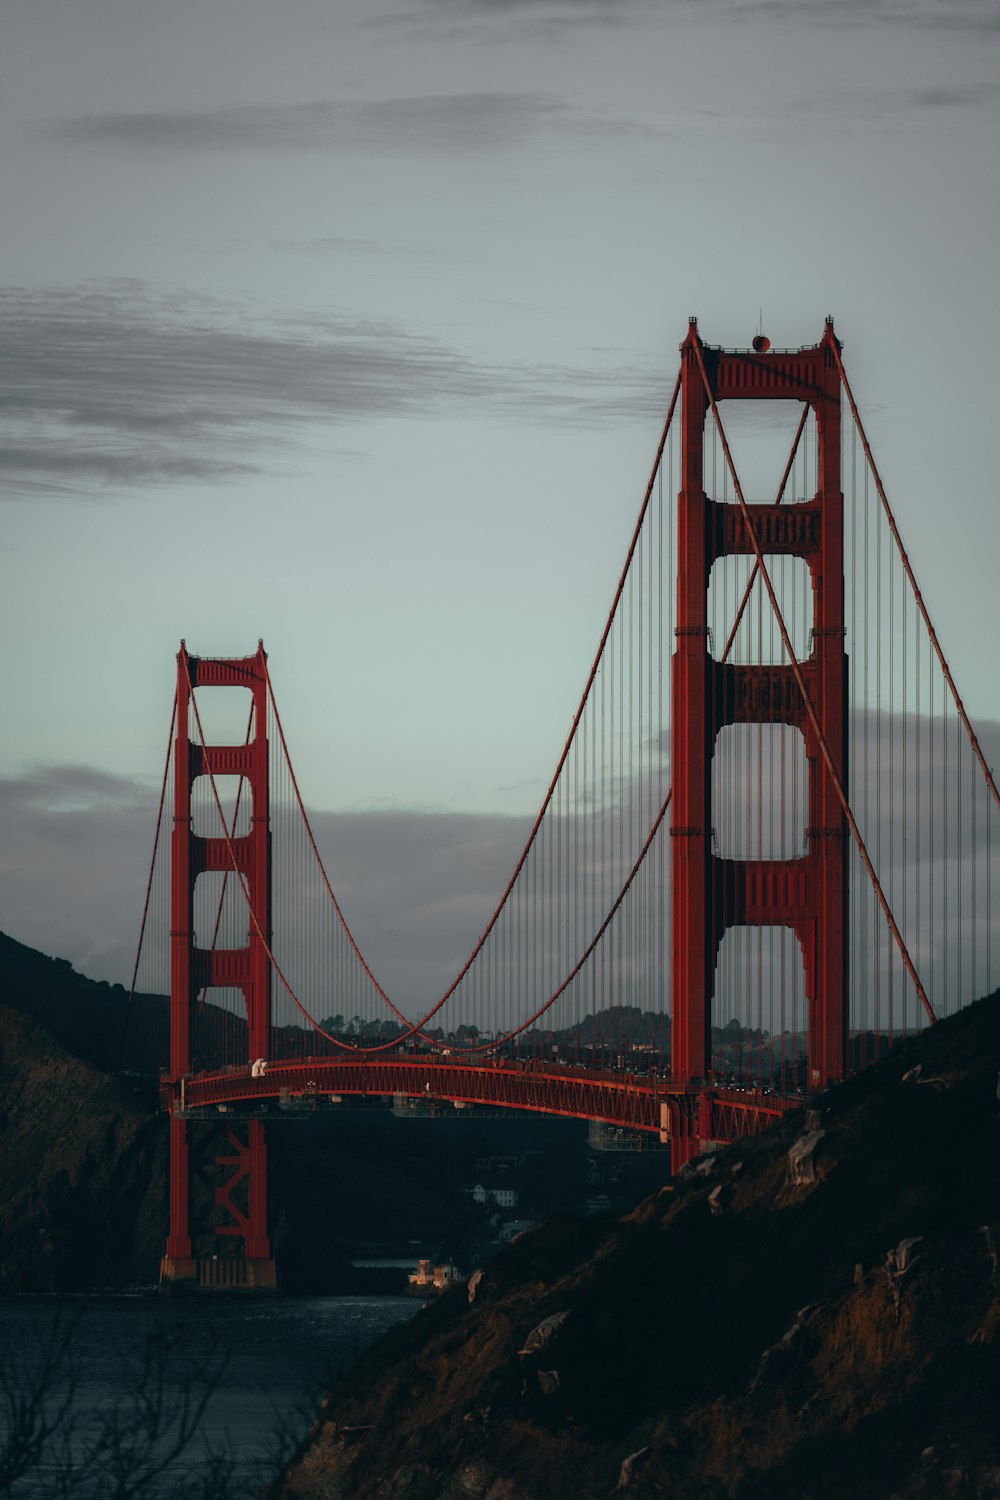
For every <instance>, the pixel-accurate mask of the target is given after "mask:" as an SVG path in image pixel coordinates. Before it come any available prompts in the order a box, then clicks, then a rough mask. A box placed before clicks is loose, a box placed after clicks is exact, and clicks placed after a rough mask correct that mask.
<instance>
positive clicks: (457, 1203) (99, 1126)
mask: <svg viewBox="0 0 1000 1500" xmlns="http://www.w3.org/2000/svg"><path fill="white" fill-rule="evenodd" d="M125 999H126V997H125V992H124V991H123V990H121V989H120V987H117V988H116V987H114V986H109V985H106V984H99V983H95V982H94V981H93V980H90V979H87V978H85V977H84V976H83V975H81V974H78V973H77V972H76V971H75V970H74V969H73V968H72V967H71V966H70V964H68V963H67V962H65V961H64V960H61V959H52V958H48V957H46V956H45V955H44V954H42V953H37V952H36V951H35V950H34V949H32V948H28V947H26V946H25V945H24V944H21V943H18V942H16V941H15V940H14V939H13V938H9V937H6V936H5V935H3V934H0V1290H2V1289H6V1290H8V1291H9V1290H59V1291H69V1290H83V1289H89V1288H94V1287H108V1288H110V1287H121V1286H127V1285H136V1284H138V1285H145V1286H149V1285H152V1284H154V1283H155V1282H156V1280H157V1277H158V1274H159V1261H160V1256H161V1255H162V1253H163V1246H164V1240H165V1236H166V1227H167V1186H166V1140H167V1130H166V1121H165V1119H164V1117H163V1116H162V1115H160V1114H159V1113H158V1112H157V1105H156V1093H157V1091H156V1073H155V1068H154V1065H155V1059H156V1057H157V1056H158V1055H159V1054H158V1053H156V1052H154V1051H152V1050H151V1049H150V1046H149V1038H150V1037H151V1036H152V1037H153V1038H155V1036H156V1028H157V1027H159V1028H161V1029H162V1031H163V1032H164V1033H165V1027H166V1001H165V1000H164V999H163V997H161V996H146V997H141V998H140V997H137V1006H138V1008H137V1010H136V1013H135V1015H134V1016H133V1018H132V1024H131V1026H130V1028H129V1048H128V1050H127V1051H126V1054H125V1059H124V1064H125V1073H124V1075H123V1076H122V1077H121V1078H117V1079H116V1078H115V1077H114V1076H112V1075H113V1070H114V1067H115V1063H116V1061H117V1057H118V1051H119V1047H120V1039H121V1026H122V1022H123V1019H124V1010H125ZM192 1136H193V1138H194V1140H195V1142H196V1145H197V1149H198V1150H199V1151H201V1154H202V1158H203V1159H204V1158H207V1159H210V1158H211V1157H212V1156H213V1155H214V1154H215V1150H214V1148H213V1131H212V1127H211V1126H205V1127H198V1128H196V1129H195V1130H193V1131H192ZM214 1139H215V1141H216V1143H217V1144H218V1145H220V1146H221V1144H222V1141H221V1139H219V1132H218V1130H216V1132H215V1136H214ZM528 1151H532V1152H533V1153H534V1155H533V1161H532V1167H531V1168H530V1169H526V1172H525V1181H526V1183H527V1185H528V1186H530V1187H531V1189H532V1201H531V1206H530V1212H532V1213H535V1212H536V1211H541V1210H544V1209H545V1208H547V1207H550V1206H552V1205H554V1204H559V1203H560V1202H567V1201H569V1202H574V1203H575V1202H577V1201H579V1200H580V1199H581V1198H582V1197H583V1196H585V1194H586V1193H587V1191H588V1188H587V1186H586V1180H585V1172H584V1159H585V1156H586V1131H585V1127H583V1126H582V1125H580V1124H579V1123H578V1122H569V1121H544V1120H538V1119H535V1120H532V1121H530V1122H529V1121H525V1120H523V1119H520V1120H518V1119H499V1120H496V1119H488V1118H481V1117H472V1116H470V1117H469V1118H468V1119H467V1120H463V1121H459V1120H455V1119H449V1120H448V1121H447V1123H442V1122H436V1121H433V1120H416V1121H407V1120H397V1119H395V1118H393V1117H392V1115H391V1114H390V1113H389V1112H388V1111H386V1110H369V1111H367V1112H363V1111H353V1110H344V1111H343V1112H332V1111H331V1112H329V1113H327V1114H317V1115H316V1116H315V1118H312V1119H307V1120H302V1119H289V1120H287V1121H276V1122H275V1123H274V1124H273V1125H271V1126H270V1127H269V1130H268V1152H269V1163H270V1168H269V1186H270V1195H271V1204H270V1208H271V1222H272V1234H273V1243H274V1248H275V1251H276V1254H277V1256H278V1262H279V1272H280V1276H281V1281H282V1286H283V1287H284V1288H285V1289H286V1290H289V1291H310V1292H332V1291H365V1290H368V1291H382V1290H388V1289H392V1290H397V1289H399V1287H400V1286H401V1285H402V1284H403V1282H404V1280H405V1275H404V1273H401V1272H396V1273H395V1279H394V1280H393V1282H392V1285H391V1288H390V1287H389V1286H388V1284H387V1279H386V1273H380V1274H378V1275H376V1274H369V1275H367V1276H365V1275H360V1276H359V1275H358V1274H356V1273H354V1272H353V1271H352V1268H351V1266H350V1264H349V1261H350V1258H351V1257H352V1256H364V1255H368V1256H379V1255H399V1254H411V1255H412V1256H413V1258H414V1259H415V1258H416V1254H417V1253H418V1251H417V1250H413V1249H412V1248H411V1247H412V1245H413V1244H414V1242H418V1244H419V1245H420V1246H428V1247H430V1248H431V1249H433V1248H435V1247H438V1246H440V1247H441V1248H442V1249H443V1251H444V1252H445V1254H447V1255H459V1256H461V1257H463V1258H464V1257H465V1256H467V1255H469V1254H471V1253H473V1250H474V1247H475V1246H476V1245H477V1242H478V1241H481V1240H483V1239H484V1238H488V1237H489V1234H490V1233H491V1231H490V1230H489V1228H488V1227H487V1222H486V1220H487V1215H486V1212H485V1210H483V1209H481V1208H480V1207H479V1205H476V1204H473V1203H472V1202H471V1200H470V1199H469V1197H468V1196H467V1194H466V1192H465V1191H464V1189H466V1188H468V1187H469V1186H470V1185H471V1184H472V1183H473V1182H474V1181H475V1180H476V1173H477V1171H478V1167H477V1162H478V1161H479V1160H480V1159H482V1158H489V1157H490V1156H491V1155H492V1154H495V1153H501V1154H503V1153H517V1152H522V1153H523V1152H528ZM610 1160H611V1158H609V1161H610ZM661 1162H662V1159H660V1160H659V1162H658V1161H657V1160H656V1159H651V1160H650V1161H649V1163H648V1165H649V1166H650V1167H651V1168H652V1169H653V1170H654V1172H655V1169H656V1168H657V1166H658V1165H660V1163H661ZM643 1164H644V1165H645V1163H643ZM543 1167H544V1169H545V1170H543ZM647 1180H648V1178H647ZM212 1185H213V1180H212V1178H211V1177H210V1175H209V1174H208V1173H206V1172H204V1171H199V1172H196V1174H195V1187H194V1191H195V1193H196V1194H198V1193H200V1194H201V1195H202V1207H203V1208H206V1209H209V1208H210V1202H211V1189H212ZM609 1191H614V1189H613V1188H611V1187H610V1186H609ZM632 1201H634V1198H633V1200H632ZM213 1248H216V1247H214V1246H212V1245H204V1244H203V1245H202V1246H201V1247H200V1250H201V1252H202V1253H211V1251H212V1249H213Z"/></svg>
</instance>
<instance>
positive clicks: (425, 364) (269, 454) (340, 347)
mask: <svg viewBox="0 0 1000 1500" xmlns="http://www.w3.org/2000/svg"><path fill="white" fill-rule="evenodd" d="M661 385H662V381H660V380H658V379H656V378H655V377H654V376H653V375H652V374H651V373H646V372H643V371H639V370H637V369H634V368H633V369H631V370H630V369H627V368H626V369H624V370H623V369H621V368H619V369H617V370H614V369H609V368H591V369H588V368H577V369H572V368H559V367H546V368H542V367H537V366H534V367H531V366H515V365H509V364H508V365H500V364H493V365H490V364H488V363H482V364H477V363H475V362H474V361H473V360H472V359H471V358H470V357H468V356H467V355H466V354H464V353H463V352H462V351H460V350H458V349H455V348H453V347H449V346H448V345H446V344H445V343H443V342H441V341H439V340H436V339H433V338H430V337H425V336H422V335H419V334H414V333H409V332H407V330H406V329H405V328H402V327H399V326H398V325H393V324H390V323H371V322H362V321H358V320H350V319H347V318H339V319H338V318H334V317H328V318H325V319H324V318H321V317H320V318H309V319H307V318H305V317H304V316H303V317H302V318H293V317H290V316H286V317H282V318H272V319H270V320H267V319H264V318H261V317H260V316H259V315H258V316H255V315H252V314H251V313H250V312H249V311H248V310H246V309H244V308H241V307H240V306H238V305H236V304H228V303H220V302H215V301H212V300H210V299H208V298H205V299H195V298H191V297H185V296H176V297H173V298H170V297H167V296H159V297H153V296H151V295H149V294H148V293H147V292H146V290H145V289H144V288H143V287H142V286H141V285H140V284H138V283H132V282H127V283H115V284H111V285H104V286H84V287H80V288H57V289H17V288H13V289H7V290H0V424H2V433H3V446H2V449H0V472H2V473H3V474H4V475H5V476H6V480H7V485H8V488H9V489H10V490H11V491H12V492H14V493H20V494H29V495H30V494H39V493H51V494H66V493H74V492H76V493H85V492H89V491H92V490H93V487H94V486H95V485H104V486H133V487H142V486H148V485H154V484H162V483H177V482H187V481H197V482H201V483H208V484H211V483H215V482H218V481H222V480H227V479H237V478H242V477H244V476H246V475H249V474H253V473H256V472H260V471H261V470H262V469H265V468H268V467H272V466H273V465H274V463H275V461H276V455H277V454H281V455H282V456H283V461H284V462H285V463H287V462H288V454H289V451H290V448H291V443H292V434H293V432H297V434H298V436H297V437H296V439H295V440H296V442H297V443H299V444H301V443H302V442H303V438H302V436H301V433H302V431H303V430H304V429H305V428H306V427H307V426H311V427H312V428H313V429H315V428H316V427H318V426H321V425H322V426H327V427H329V426H331V425H335V424H338V423H344V422H351V421H355V422H356V421H368V420H372V419H376V418H380V417H400V416H403V417H414V416H420V415H428V414H430V415H434V414H441V413H442V412H446V411H448V410H453V409H462V410H464V411H466V412H467V411H468V410H470V409H472V408H476V409H483V410H486V411H489V410H492V411H494V412H511V411H514V412H517V413H518V414H520V415H522V416H523V417H524V419H525V420H543V419H546V418H549V417H551V416H552V415H553V414H554V413H559V414H561V417H562V419H563V420H565V421H569V422H583V421H586V422H588V423H594V422H598V423H599V422H601V421H602V420H603V421H607V422H612V421H617V420H620V419H621V417H622V414H623V412H629V413H630V414H631V415H633V416H635V415H636V414H637V413H638V414H643V413H648V412H655V411H657V410H659V407H660V404H661V402H662V394H661V390H660V387H661Z"/></svg>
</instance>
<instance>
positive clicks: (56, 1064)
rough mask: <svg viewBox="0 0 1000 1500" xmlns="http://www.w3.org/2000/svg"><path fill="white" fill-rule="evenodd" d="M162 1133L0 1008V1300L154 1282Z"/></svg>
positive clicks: (102, 1079) (45, 1033)
mask: <svg viewBox="0 0 1000 1500" xmlns="http://www.w3.org/2000/svg"><path fill="white" fill-rule="evenodd" d="M163 1134H164V1132H163V1126H162V1122H161V1121H160V1120H158V1119H157V1117H156V1116H155V1114H153V1113H152V1111H151V1110H150V1109H149V1108H148V1107H146V1106H144V1105H143V1104H142V1103H141V1102H140V1101H139V1100H138V1099H137V1098H136V1097H135V1095H134V1093H133V1092H132V1091H131V1089H129V1088H128V1087H126V1086H125V1085H124V1084H122V1083H120V1082H118V1081H116V1080H115V1079H113V1078H111V1077H110V1076H109V1075H108V1074H107V1073H104V1072H102V1071H101V1070H100V1069H99V1068H96V1067H93V1066H92V1065H91V1064H89V1063H86V1062H84V1061H82V1060H81V1059H80V1058H78V1057H74V1056H72V1054H71V1053H69V1052H68V1051H67V1050H66V1049H65V1048H64V1047H63V1046H62V1045H61V1044H60V1043H59V1041H58V1040H57V1039H56V1037H55V1036H54V1035H53V1033H52V1032H51V1031H50V1030H49V1029H48V1028H47V1027H45V1026H43V1025H42V1024H41V1023H40V1022H38V1021H36V1020H34V1019H33V1018H32V1017H30V1016H25V1015H22V1014H20V1013H19V1012H17V1011H14V1010H10V1009H7V1008H3V1007H0V1291H25V1290H31V1291H56V1290H59V1291H78V1290H83V1289H89V1288H93V1287H108V1286H121V1285H128V1284H130V1283H134V1282H150V1281H153V1280H154V1279H155V1277H156V1274H157V1269H158V1260H159V1256H160V1254H161V1253H162V1251H161V1249H160V1245H161V1243H162V1239H163V1221H164V1204H165V1201H166V1190H167V1189H166V1175H165V1160H166V1156H165V1151H164V1141H163Z"/></svg>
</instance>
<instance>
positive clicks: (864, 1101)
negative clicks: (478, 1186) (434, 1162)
mask: <svg viewBox="0 0 1000 1500" xmlns="http://www.w3.org/2000/svg"><path fill="white" fill-rule="evenodd" d="M998 1067H1000V996H994V997H992V998H991V999H990V1000H988V1001H983V1002H981V1003H980V1004H979V1005H977V1006H973V1007H971V1008H970V1009H969V1010H967V1011H965V1012H963V1013H962V1014H960V1015H958V1016H956V1017H954V1018H953V1019H951V1020H949V1021H947V1022H944V1023H943V1024H941V1025H940V1026H938V1027H936V1028H935V1029H934V1030H933V1031H932V1032H930V1033H928V1034H927V1035H926V1036H925V1037H922V1038H920V1039H917V1040H913V1041H911V1042H908V1043H906V1044H905V1045H904V1046H902V1047H900V1048H898V1049H897V1050H896V1051H895V1052H894V1053H893V1054H892V1056H891V1057H890V1058H889V1059H888V1060H887V1061H886V1062H885V1063H883V1064H881V1065H880V1066H879V1067H878V1068H877V1069H874V1070H872V1071H870V1072H869V1073H867V1074H864V1075H862V1076H860V1077H858V1078H856V1079H854V1080H853V1081H851V1082H850V1083H848V1084H846V1085H844V1086H842V1087H840V1088H837V1089H835V1090H833V1091H831V1092H830V1093H829V1094H827V1095H825V1096H824V1097H823V1098H822V1099H821V1100H819V1101H818V1105H817V1107H816V1109H815V1110H814V1111H812V1112H810V1113H808V1114H807V1113H806V1112H805V1111H799V1112H797V1113H796V1114H794V1115H790V1116H789V1117H787V1118H786V1119H785V1120H784V1121H783V1122H782V1124H781V1125H780V1126H779V1127H777V1128H776V1129H775V1130H774V1131H772V1132H770V1133H769V1134H767V1135H766V1136H761V1137H758V1138H757V1139H755V1140H753V1141H751V1142H746V1143H743V1144H738V1145H736V1146H733V1147H730V1148H729V1149H728V1150H726V1151H725V1152H722V1153H719V1154H718V1155H717V1156H715V1157H705V1158H702V1159H701V1160H700V1161H698V1162H697V1163H695V1164H693V1170H692V1169H691V1168H689V1169H688V1171H687V1173H686V1180H684V1181H679V1182H678V1183H677V1184H676V1185H675V1186H673V1187H668V1188H665V1189H663V1190H662V1191H661V1192H660V1193H659V1194H658V1195H657V1196H655V1197H653V1198H650V1199H648V1200H647V1201H646V1202H644V1203H642V1204H641V1205H640V1206H639V1207H638V1208H637V1209H636V1210H635V1211H634V1212H632V1213H630V1214H628V1215H626V1216H625V1217H623V1218H620V1219H617V1220H613V1221H605V1222H595V1221H593V1220H576V1219H568V1218H566V1219H561V1220H551V1221H549V1222H547V1223H546V1224H544V1225H543V1226H541V1227H540V1228H538V1229H537V1230H535V1231H533V1232H531V1233H529V1234H527V1235H525V1236H523V1237H522V1238H521V1239H520V1240H519V1241H518V1242H516V1243H515V1244H514V1245H513V1246H512V1247H511V1249H510V1251H509V1252H507V1253H505V1254H504V1255H503V1256H501V1257H500V1258H499V1259H497V1260H496V1261H495V1262H493V1263H491V1264H490V1265H488V1266H487V1267H486V1268H485V1270H484V1272H483V1273H482V1275H481V1276H480V1277H478V1279H475V1278H474V1280H475V1282H476V1284H475V1285H474V1286H473V1284H472V1283H470V1285H469V1287H468V1289H467V1288H466V1287H464V1286H463V1287H459V1288H456V1289H455V1290H454V1291H453V1292H451V1293H448V1294H447V1295H446V1296H445V1297H443V1298H442V1299H441V1301H440V1302H439V1303H438V1304H436V1305H435V1306H433V1307H431V1308H429V1309H428V1310H427V1311H425V1312H423V1313H421V1314H420V1316H418V1317H417V1318H416V1319H415V1320H414V1321H413V1322H412V1323H410V1324H407V1325H404V1326H402V1327H400V1328H398V1329H397V1330H395V1331H394V1332H393V1333H391V1334H390V1335H389V1336H388V1337H387V1338H386V1339H385V1340H383V1341H382V1342H381V1343H380V1344H378V1345H376V1346H375V1348H374V1349H373V1350H372V1351H370V1352H369V1354H368V1355H367V1356H366V1357H365V1359H364V1360H363V1361H362V1362H361V1364H360V1365H359V1367H358V1368H357V1370H356V1371H355V1372H354V1374H353V1375H352V1376H351V1377H350V1379H349V1383H348V1384H346V1385H345V1386H344V1388H343V1389H340V1390H337V1391H335V1392H333V1393H332V1394H331V1396H330V1398H329V1400H328V1403H327V1406H326V1409H325V1411H324V1415H323V1417H322V1419H321V1421H320V1422H319V1423H318V1425H317V1427H316V1428H315V1429H314V1431H313V1433H312V1434H311V1436H310V1438H309V1440H308V1441H307V1444H306V1447H305V1449H304V1451H303V1452H302V1454H301V1455H300V1457H299V1458H298V1460H297V1461H296V1462H295V1463H294V1464H293V1466H292V1467H291V1468H290V1469H289V1471H288V1472H287V1473H286V1474H285V1475H284V1476H283V1478H282V1479H281V1480H280V1481H278V1482H277V1483H276V1484H275V1485H274V1486H273V1487H272V1489H271V1490H270V1491H269V1496H270V1500H279V1497H280V1500H319V1497H320V1496H322V1497H324V1500H331V1497H337V1500H367V1497H371V1500H375V1497H379V1500H390V1497H400V1500H402V1497H406V1500H465V1497H470V1500H541V1497H543V1496H544V1497H546V1500H597V1497H601V1500H604V1497H606V1496H609V1495H611V1494H623V1495H626V1496H629V1497H636V1500H652V1497H657V1496H670V1497H672V1500H723V1497H726V1500H778V1497H786V1496H787V1497H792V1496H794V1497H808V1500H834V1497H842V1496H855V1495H856V1496H859V1497H861V1496H864V1497H889V1496H892V1497H898V1500H917V1497H921V1500H923V1497H926V1500H931V1497H934V1500H939V1497H942V1496H956V1497H958V1496H963V1497H973V1496H974V1497H986V1496H996V1495H998V1494H1000V1337H998V1334H1000V1267H998V1251H1000V1103H998V1084H997V1079H998Z"/></svg>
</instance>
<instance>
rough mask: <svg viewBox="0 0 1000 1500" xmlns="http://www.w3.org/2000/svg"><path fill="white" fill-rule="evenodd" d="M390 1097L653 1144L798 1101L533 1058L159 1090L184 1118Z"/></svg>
mask: <svg viewBox="0 0 1000 1500" xmlns="http://www.w3.org/2000/svg"><path fill="white" fill-rule="evenodd" d="M398 1095H403V1096H406V1097H409V1098H413V1099H427V1100H431V1099H433V1100H439V1101H441V1100H443V1101H446V1102H450V1103H452V1104H478V1105H486V1106H490V1107H492V1108H500V1109H516V1110H526V1111H535V1112H538V1113H542V1114H547V1115H562V1116H566V1117H569V1118H572V1119H579V1120H603V1121H606V1122H607V1123H608V1124H609V1125H615V1126H620V1127H621V1128H623V1129H625V1130H637V1131H655V1132H657V1134H658V1135H659V1136H660V1139H661V1140H663V1141H666V1140H667V1139H671V1140H672V1141H674V1142H679V1141H680V1140H691V1138H692V1137H695V1138H697V1139H700V1140H702V1141H704V1140H706V1139H713V1140H735V1139H737V1138H738V1137H740V1136H743V1135H750V1134H755V1133H756V1132H758V1131H760V1130H764V1129H766V1128H767V1126H768V1125H771V1124H773V1123H774V1121H775V1120H777V1119H780V1117H781V1115H782V1114H783V1113H784V1112H785V1111H786V1110H787V1109H789V1108H793V1107H794V1106H796V1105H797V1104H800V1103H801V1102H802V1101H801V1099H799V1098H797V1097H794V1098H792V1097H783V1096H780V1095H777V1094H771V1093H764V1092H763V1091H761V1090H758V1089H736V1088H716V1087H714V1086H706V1087H703V1088H701V1089H699V1090H697V1091H692V1090H685V1088H684V1087H683V1085H681V1084H676V1083H671V1082H670V1081H669V1080H667V1079H663V1078H660V1077H656V1076H652V1077H650V1076H648V1075H641V1074H634V1073H623V1072H612V1071H596V1072H595V1071H593V1070H591V1071H588V1070H586V1069H584V1068H577V1067H573V1066H569V1065H556V1064H551V1063H544V1062H540V1061H536V1060H534V1059H522V1060H518V1061H503V1062H499V1061H496V1060H494V1061H492V1062H489V1063H485V1062H462V1061H458V1060H456V1059H454V1058H440V1057H434V1056H421V1055H412V1054H402V1055H400V1054H398V1053H397V1054H389V1055H383V1054H373V1055H370V1056H358V1057H344V1058H318V1059H307V1060H306V1061H304V1062H302V1061H294V1062H292V1061H290V1062H274V1063H269V1064H268V1065H267V1068H266V1071H265V1072H264V1074H263V1076H261V1077H256V1078H255V1077H253V1076H252V1075H251V1071H250V1066H249V1064H247V1065H244V1066H242V1067H238V1068H228V1069H220V1070H217V1071H213V1072H204V1073H196V1074H191V1075H188V1076H186V1077H185V1078H184V1079H183V1080H181V1079H164V1080H163V1081H162V1083H161V1100H162V1104H163V1107H164V1109H165V1110H167V1111H168V1112H172V1113H178V1112H179V1113H183V1114H184V1115H185V1116H187V1117H188V1118H190V1117H191V1116H192V1114H196V1113H199V1112H201V1111H202V1110H205V1111H208V1110H211V1109H213V1108H218V1106H220V1105H229V1106H233V1105H236V1106H237V1107H238V1106H240V1105H244V1106H249V1105H252V1103H253V1102H255V1101H260V1102H264V1101H268V1100H272V1099H281V1100H284V1101H286V1102H290V1103H291V1104H292V1105H293V1106H294V1105H299V1106H301V1105H303V1104H305V1105H308V1103H309V1102H310V1101H311V1100H316V1101H317V1102H320V1101H322V1100H324V1099H327V1100H330V1099H333V1100H335V1101H336V1100H339V1099H343V1098H345V1097H347V1096H353V1097H361V1098H369V1099H374V1098H379V1097H381V1098H387V1099H391V1098H393V1097H394V1096H398ZM684 1154H685V1155H686V1153H684Z"/></svg>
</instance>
